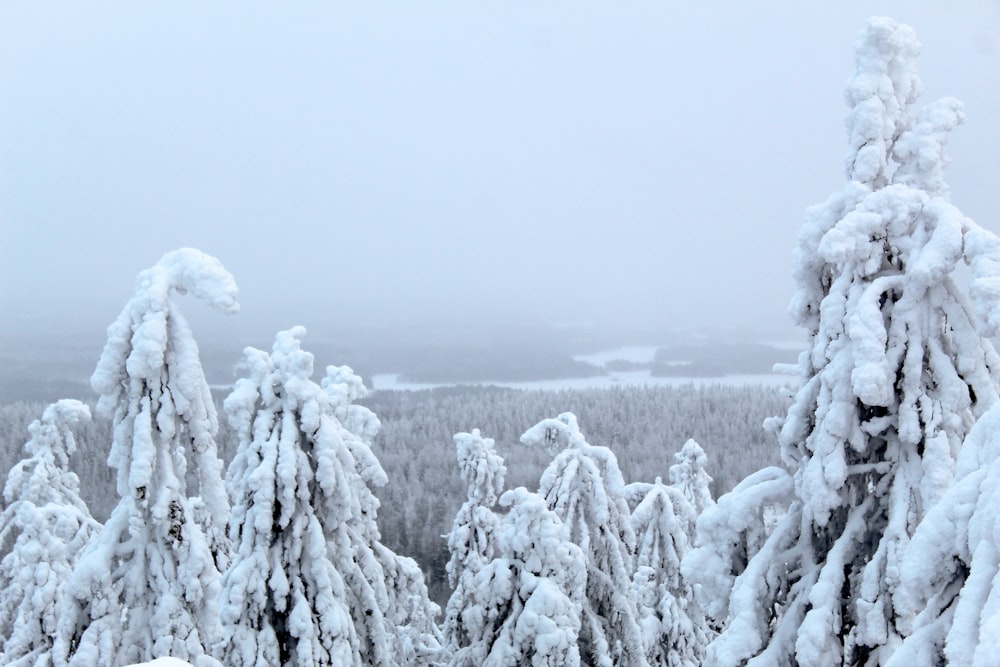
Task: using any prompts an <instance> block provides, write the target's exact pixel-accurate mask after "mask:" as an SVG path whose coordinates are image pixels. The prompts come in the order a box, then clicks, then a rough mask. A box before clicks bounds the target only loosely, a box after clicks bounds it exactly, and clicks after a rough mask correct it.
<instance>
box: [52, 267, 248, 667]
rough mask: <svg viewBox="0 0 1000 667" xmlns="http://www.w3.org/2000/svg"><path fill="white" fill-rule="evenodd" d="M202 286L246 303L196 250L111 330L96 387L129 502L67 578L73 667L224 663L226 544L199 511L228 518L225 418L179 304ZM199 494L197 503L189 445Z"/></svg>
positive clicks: (161, 274) (63, 631) (220, 303)
mask: <svg viewBox="0 0 1000 667" xmlns="http://www.w3.org/2000/svg"><path fill="white" fill-rule="evenodd" d="M188 292H189V293H191V294H193V295H194V296H197V297H198V298H200V299H202V300H203V301H205V302H206V303H208V304H209V305H210V306H212V307H213V308H215V309H216V310H219V311H222V312H225V313H232V312H235V311H236V310H238V304H237V302H236V296H237V288H236V283H235V282H234V281H233V278H232V276H231V275H229V273H228V272H227V271H226V270H225V269H224V268H223V267H222V264H220V263H219V261H218V260H217V259H215V258H214V257H210V256H208V255H206V254H204V253H202V252H200V251H198V250H194V249H191V248H184V249H181V250H176V251H174V252H170V253H167V254H166V255H164V256H163V258H162V259H161V260H160V261H159V263H158V264H157V265H156V266H154V267H152V268H151V269H148V270H146V271H143V272H142V273H140V274H139V277H138V280H137V284H136V293H135V296H134V297H133V298H132V299H131V300H130V301H129V302H128V304H126V306H125V308H124V309H123V310H122V313H121V315H119V317H118V319H117V320H116V321H115V322H114V323H113V324H112V325H111V326H110V327H109V328H108V342H107V344H106V345H105V347H104V352H103V354H102V355H101V359H100V361H99V362H98V365H97V370H96V371H95V372H94V375H93V377H92V378H91V384H92V385H93V387H94V389H95V390H96V391H97V392H98V393H99V394H100V395H101V397H100V401H99V402H98V410H99V411H100V412H101V413H103V414H105V415H108V416H111V417H112V421H113V428H114V435H113V441H112V443H111V453H110V455H109V457H108V464H109V465H110V466H111V467H113V468H115V469H116V470H117V488H118V495H119V497H120V500H119V503H118V506H117V507H116V508H115V509H114V511H113V512H112V514H111V517H110V518H109V519H108V522H107V523H106V524H105V526H104V528H103V530H102V531H101V533H100V535H99V536H98V537H97V538H96V539H95V540H94V541H93V542H92V543H91V544H90V546H89V547H88V548H87V549H86V550H85V551H84V553H83V554H82V555H81V557H80V562H79V564H78V565H77V567H76V569H75V570H74V572H73V575H72V576H71V577H70V579H69V580H68V581H67V585H66V602H67V603H66V605H65V609H64V613H63V617H62V619H61V620H60V623H59V627H60V631H59V636H58V638H57V640H56V643H55V649H54V652H55V653H56V654H57V658H58V659H60V660H62V659H67V658H68V659H69V661H70V664H73V665H97V664H100V665H115V666H116V665H124V664H128V663H131V662H138V661H141V660H149V659H152V658H157V657H160V656H167V655H170V656H174V657H177V658H182V659H184V660H188V661H190V662H194V663H196V664H199V665H200V664H213V663H214V661H212V660H211V658H209V657H208V647H210V646H211V645H212V644H213V643H215V642H216V641H218V639H219V637H220V632H219V629H220V628H219V621H218V610H217V607H216V598H217V597H218V591H219V588H218V586H219V582H218V579H219V573H218V570H217V563H219V562H224V560H225V543H224V541H222V540H221V539H218V538H213V534H214V533H215V532H216V529H214V528H213V527H212V526H211V525H208V526H207V528H208V535H207V536H206V533H205V530H204V528H205V527H206V526H203V525H202V524H200V523H199V522H198V521H197V520H196V518H195V505H202V506H204V508H205V512H204V513H203V514H204V515H206V516H208V517H215V518H219V517H228V515H229V505H228V502H227V501H226V496H225V491H224V486H223V482H222V476H221V469H222V464H221V462H220V461H219V459H218V456H217V454H216V448H215V430H216V427H217V420H216V414H215V408H214V406H213V403H212V398H211V395H210V393H209V389H208V384H207V383H206V381H205V376H204V373H203V371H202V368H201V363H200V361H199V358H198V346H197V344H196V343H195V341H194V338H193V336H192V334H191V329H190V327H189V326H188V324H187V321H186V320H185V318H184V316H183V315H182V314H181V312H180V310H179V309H178V307H177V304H176V302H175V295H177V294H184V293H188ZM189 451H190V453H191V455H192V456H193V458H194V464H195V467H196V470H195V477H196V479H197V483H198V489H197V491H198V496H199V500H198V501H197V502H196V503H193V502H192V500H191V499H189V493H188V488H187V482H186V480H187V458H186V457H187V452H189Z"/></svg>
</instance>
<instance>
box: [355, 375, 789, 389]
mask: <svg viewBox="0 0 1000 667" xmlns="http://www.w3.org/2000/svg"><path fill="white" fill-rule="evenodd" d="M399 378H400V376H399V374H396V373H380V374H375V375H372V376H371V383H372V391H420V390H423V389H436V388H438V387H454V386H459V384H458V383H451V384H448V383H427V382H404V381H401V380H400V379H399ZM788 384H789V377H788V376H787V375H784V374H781V375H779V374H776V373H774V374H771V373H768V374H761V375H721V376H713V377H697V376H691V377H682V376H670V377H653V376H652V375H650V372H649V371H622V372H618V371H614V372H609V373H608V374H607V375H600V376H593V377H586V378H561V379H553V380H533V381H527V382H491V381H482V382H463V383H461V385H469V386H479V387H506V388H509V389H523V390H526V391H563V390H567V389H568V390H574V389H609V388H611V387H621V386H647V387H686V386H694V387H706V386H716V385H725V386H734V387H750V386H757V385H765V386H774V387H783V386H786V385H788Z"/></svg>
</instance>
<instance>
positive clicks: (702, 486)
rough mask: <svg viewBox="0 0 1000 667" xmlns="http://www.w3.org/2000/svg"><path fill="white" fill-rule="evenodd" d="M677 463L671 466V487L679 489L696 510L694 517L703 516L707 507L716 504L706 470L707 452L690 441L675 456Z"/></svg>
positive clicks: (710, 480)
mask: <svg viewBox="0 0 1000 667" xmlns="http://www.w3.org/2000/svg"><path fill="white" fill-rule="evenodd" d="M674 460H675V461H677V463H675V464H674V465H672V466H670V485H671V486H673V487H675V488H677V489H679V490H680V492H681V493H683V494H684V497H685V498H687V500H688V502H690V503H691V506H692V507H693V508H694V515H695V516H696V517H697V516H701V513H702V512H704V511H705V508H706V507H711V506H712V505H714V504H715V500H714V499H713V498H712V491H711V484H712V478H711V477H710V476H709V474H708V472H707V471H706V470H705V462H706V461H708V457H706V456H705V450H704V449H702V448H701V445H699V444H698V443H697V442H695V441H694V440H688V441H687V442H685V443H684V446H683V447H681V451H679V452H677V453H676V454H674Z"/></svg>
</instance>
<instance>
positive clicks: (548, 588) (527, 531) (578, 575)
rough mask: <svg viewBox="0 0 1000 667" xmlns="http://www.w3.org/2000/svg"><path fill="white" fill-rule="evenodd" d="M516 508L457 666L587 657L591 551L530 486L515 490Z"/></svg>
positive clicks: (475, 593) (481, 581) (507, 666)
mask: <svg viewBox="0 0 1000 667" xmlns="http://www.w3.org/2000/svg"><path fill="white" fill-rule="evenodd" d="M500 505H501V506H503V507H508V508H510V509H509V511H508V512H507V515H506V517H504V521H503V524H502V526H501V529H500V535H499V540H498V543H497V551H498V555H497V557H496V558H494V559H493V560H492V561H490V562H489V563H487V564H486V565H485V566H484V567H483V568H482V569H481V570H480V571H479V572H478V573H477V574H476V576H475V577H474V580H473V585H472V589H471V596H470V600H469V603H468V604H467V605H466V607H465V608H464V609H463V610H462V625H463V627H464V629H465V632H466V633H467V636H468V638H469V642H468V644H467V645H466V646H463V647H461V648H459V649H458V650H457V651H455V653H454V655H453V657H452V661H451V663H450V664H451V665H452V666H453V667H520V666H521V665H533V666H537V667H542V666H549V667H557V666H567V667H570V666H573V665H579V664H581V661H580V647H579V641H580V637H579V634H580V623H581V612H582V608H583V606H584V605H585V604H586V600H585V592H584V582H585V581H586V578H587V564H586V558H585V556H584V554H583V551H581V549H580V547H578V546H576V545H575V544H573V543H571V542H567V541H566V540H565V537H564V533H565V531H564V527H563V524H562V522H561V521H560V520H559V517H558V515H556V514H555V512H552V511H551V510H549V508H548V507H547V505H546V503H545V501H544V500H543V499H542V498H541V497H539V496H538V495H537V494H534V493H531V492H529V491H528V490H526V489H525V488H524V487H518V488H516V489H514V490H512V491H507V492H506V493H504V494H503V495H502V496H501V497H500Z"/></svg>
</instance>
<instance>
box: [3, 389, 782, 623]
mask: <svg viewBox="0 0 1000 667" xmlns="http://www.w3.org/2000/svg"><path fill="white" fill-rule="evenodd" d="M217 398H218V400H219V402H220V403H221V399H222V398H224V396H223V395H219V396H217ZM363 403H364V404H365V405H367V406H368V407H369V408H370V409H371V410H373V411H374V412H375V414H377V415H378V416H379V418H380V420H381V422H382V429H381V432H380V433H379V435H378V437H377V438H376V440H375V443H374V448H373V449H374V452H375V454H376V455H377V456H378V458H379V461H380V462H381V463H382V466H383V467H384V469H385V471H386V474H387V475H388V478H389V483H388V484H387V485H386V486H385V487H383V488H381V489H378V490H377V495H378V497H379V499H380V501H381V503H382V507H381V509H380V510H379V520H378V523H379V527H380V529H381V532H382V536H383V540H384V542H385V544H386V546H388V547H389V548H391V549H393V550H394V551H396V552H397V553H401V554H404V555H407V556H410V557H412V558H414V559H416V560H417V561H418V562H419V563H420V565H421V567H422V568H423V570H424V573H425V575H426V577H427V585H428V589H429V592H430V594H431V596H432V598H433V599H434V600H435V601H436V602H438V604H441V605H443V604H444V603H445V602H446V601H447V598H448V595H449V593H450V588H449V587H448V583H447V577H446V576H445V570H444V566H445V563H446V562H447V561H448V557H449V554H448V549H447V544H446V541H445V539H443V538H442V535H445V534H447V533H448V532H449V531H450V530H451V526H452V521H453V519H454V516H455V513H456V512H457V510H458V508H459V506H460V505H461V504H462V502H463V501H464V500H465V492H466V491H465V486H464V485H463V483H462V481H461V478H460V475H459V469H458V465H457V462H456V459H455V445H454V442H453V436H454V434H455V433H459V432H468V431H471V430H472V429H475V428H478V429H480V430H481V431H482V433H483V436H484V437H490V438H494V439H495V440H496V443H497V449H498V451H499V453H500V454H501V455H502V456H504V458H505V459H506V461H507V467H508V470H509V472H508V475H507V485H506V486H507V488H514V487H517V486H525V487H527V488H528V489H536V488H537V487H538V479H539V476H540V475H541V472H542V470H543V469H544V467H545V466H546V465H547V464H548V462H549V461H550V460H551V458H552V456H551V455H550V454H549V453H547V452H546V451H544V450H542V449H537V448H529V447H525V446H523V445H521V444H519V437H520V435H521V433H522V432H523V431H524V430H525V429H527V428H529V427H530V426H532V425H533V424H535V423H537V422H538V421H540V420H541V419H544V418H546V417H553V416H555V415H557V414H559V413H561V412H565V411H571V412H573V413H575V414H576V415H577V417H578V418H579V420H580V425H581V428H582V429H583V431H584V433H585V434H586V436H587V438H588V441H590V442H591V443H593V444H598V445H604V446H606V447H609V448H610V449H611V450H612V451H614V452H615V454H616V456H617V457H618V462H619V465H620V466H621V469H622V472H623V473H624V475H625V480H626V482H633V481H650V482H651V481H653V480H654V479H655V478H656V477H657V476H661V477H663V478H664V479H666V478H667V471H668V469H669V467H670V466H671V465H672V464H673V463H674V458H673V455H674V453H675V452H677V451H678V450H680V448H681V446H682V445H683V444H684V442H685V441H687V439H689V438H692V439H694V440H696V441H697V442H698V443H699V444H700V445H702V447H703V448H704V449H705V452H706V453H707V455H708V471H709V473H710V474H711V475H712V477H713V478H714V482H713V485H712V491H713V494H714V495H715V496H716V497H718V496H719V495H720V494H722V493H725V492H726V491H728V490H730V489H731V488H732V487H733V486H735V485H736V483H738V482H739V481H740V480H741V479H743V478H744V477H746V476H747V475H749V474H750V473H752V472H754V471H756V470H758V469H760V468H762V467H763V466H766V465H773V464H776V463H777V462H778V447H777V444H776V441H775V439H774V437H773V436H772V435H770V434H768V433H766V432H765V431H764V429H763V428H762V425H761V424H762V422H763V420H764V419H766V418H767V417H770V416H775V415H782V414H784V413H785V411H786V410H787V404H788V399H787V398H786V397H784V395H783V393H782V391H781V390H779V389H777V388H774V387H765V386H746V387H735V386H728V385H722V384H719V385H709V386H700V387H695V386H680V387H643V386H621V387H615V388H612V389H590V390H573V391H570V390H565V391H523V390H516V389H504V388H499V387H471V386H461V387H447V388H439V389H432V390H423V391H378V392H373V393H372V394H371V395H370V396H369V397H368V398H367V399H365V400H364V401H363ZM44 408H45V404H43V403H40V402H16V403H10V404H6V405H0V475H2V476H3V477H4V478H6V476H7V472H8V471H9V470H10V468H11V466H13V465H14V464H15V463H17V461H19V460H20V459H21V458H23V457H24V456H25V453H24V450H23V445H24V443H25V442H26V441H27V439H28V430H27V429H28V425H29V424H30V423H31V422H32V421H33V420H35V419H38V418H39V417H40V416H41V413H42V410H43V409H44ZM219 408H220V415H221V414H222V410H221V405H220V406H219ZM220 422H222V423H221V428H220V434H219V449H220V455H221V456H222V457H223V459H224V461H225V463H226V464H227V465H228V463H229V462H230V461H231V460H232V457H233V455H234V454H235V451H236V440H235V437H234V434H233V433H232V431H231V430H230V429H229V426H228V424H226V422H225V419H220ZM78 431H79V435H78V446H79V451H78V452H77V453H76V454H75V455H74V456H73V459H72V461H71V464H70V465H71V468H72V469H73V470H74V471H75V472H76V473H77V474H78V475H79V476H80V479H81V485H80V486H81V495H82V496H83V498H84V500H86V501H87V504H88V505H89V507H90V510H91V512H92V513H93V515H94V517H95V518H96V519H97V520H99V521H105V520H106V519H107V517H108V515H109V514H110V512H111V510H112V509H113V508H114V506H115V504H116V503H117V500H118V497H117V494H116V492H115V487H114V476H113V471H112V470H111V469H110V468H109V467H108V466H107V465H106V459H107V454H108V448H109V446H110V443H111V425H110V422H109V421H107V420H104V419H101V418H95V420H94V422H93V423H90V424H83V425H81V426H80V427H79V428H78Z"/></svg>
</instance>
